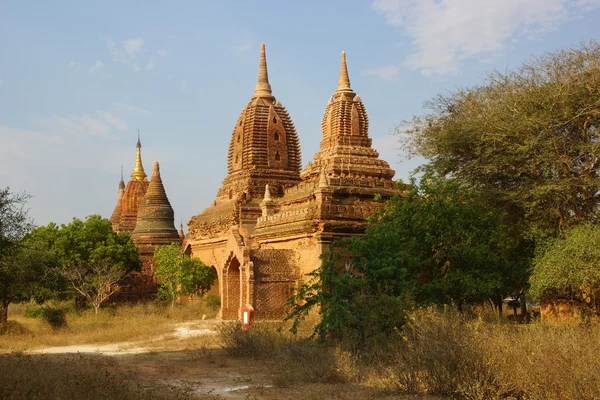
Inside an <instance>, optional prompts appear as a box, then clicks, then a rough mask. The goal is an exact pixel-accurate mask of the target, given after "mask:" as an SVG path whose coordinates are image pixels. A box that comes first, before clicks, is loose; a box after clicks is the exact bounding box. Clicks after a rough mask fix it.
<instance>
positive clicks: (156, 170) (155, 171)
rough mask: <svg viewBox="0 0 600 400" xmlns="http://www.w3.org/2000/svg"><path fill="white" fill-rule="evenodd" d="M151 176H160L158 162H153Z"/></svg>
mask: <svg viewBox="0 0 600 400" xmlns="http://www.w3.org/2000/svg"><path fill="white" fill-rule="evenodd" d="M152 176H160V165H158V161H154V164H152Z"/></svg>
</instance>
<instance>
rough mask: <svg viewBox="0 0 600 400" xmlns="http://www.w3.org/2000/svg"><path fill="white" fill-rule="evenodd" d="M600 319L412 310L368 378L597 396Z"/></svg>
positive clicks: (526, 395) (382, 382) (411, 388)
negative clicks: (553, 321) (522, 319)
mask: <svg viewBox="0 0 600 400" xmlns="http://www.w3.org/2000/svg"><path fill="white" fill-rule="evenodd" d="M598 352H600V325H599V324H598V323H597V322H592V323H590V324H588V325H587V326H585V325H581V326H565V327H552V326H547V325H544V324H542V323H533V324H529V325H525V324H508V323H503V322H496V323H491V322H484V321H483V320H482V319H466V318H464V317H463V316H461V315H460V314H458V313H457V312H455V311H453V310H449V309H447V310H446V311H445V312H443V313H442V312H439V311H437V310H433V309H428V310H420V311H417V312H416V313H415V314H414V315H413V317H412V319H411V321H410V323H409V324H408V325H407V327H406V328H405V330H404V331H403V332H401V334H399V335H398V336H397V338H396V339H395V341H394V342H391V341H390V342H388V343H386V344H385V346H383V345H382V348H381V352H380V354H379V361H378V368H376V370H375V372H372V374H371V376H370V379H371V380H373V381H376V382H377V385H378V386H379V387H380V388H382V389H387V390H396V391H401V392H411V393H417V392H427V393H432V394H443V395H450V396H452V397H455V398H460V399H493V398H507V397H511V396H512V397H516V398H521V399H531V400H537V399H539V400H542V399H544V400H546V399H556V400H559V399H590V400H591V399H598V398H600V360H599V359H598V357H597V354H598Z"/></svg>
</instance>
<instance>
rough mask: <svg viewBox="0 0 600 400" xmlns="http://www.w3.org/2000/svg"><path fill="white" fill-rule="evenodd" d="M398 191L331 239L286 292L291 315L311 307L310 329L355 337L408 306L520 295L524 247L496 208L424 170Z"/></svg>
mask: <svg viewBox="0 0 600 400" xmlns="http://www.w3.org/2000/svg"><path fill="white" fill-rule="evenodd" d="M400 189H401V190H402V191H403V195H401V196H397V197H395V198H393V199H392V200H390V201H389V202H388V203H387V205H386V207H385V208H384V209H383V210H382V211H381V212H379V213H377V214H375V215H374V216H373V217H372V218H371V220H370V224H369V227H368V228H367V231H366V233H365V235H364V236H361V237H352V238H348V239H344V240H341V241H338V242H335V243H334V244H333V246H332V249H331V251H330V253H329V254H327V255H325V257H324V260H323V264H322V266H321V267H320V268H319V269H317V270H316V271H315V273H313V274H312V275H313V278H314V280H313V281H312V282H310V283H308V284H306V285H304V286H302V287H301V288H300V290H299V291H298V292H297V295H296V296H295V297H294V298H292V299H291V301H290V304H292V305H293V306H294V309H293V311H292V313H291V314H290V316H289V318H290V319H295V320H296V321H299V320H301V319H302V318H303V317H305V316H306V315H307V313H308V312H309V310H310V309H311V308H312V307H313V306H318V307H319V309H320V313H321V317H322V320H321V322H320V323H319V324H318V325H317V330H316V333H317V334H318V335H320V336H323V337H334V338H337V339H346V338H349V339H350V340H351V342H356V343H361V342H365V341H366V340H368V339H369V338H372V337H375V336H376V335H378V334H380V333H383V334H386V333H390V332H392V331H393V330H394V328H397V327H399V326H401V324H402V323H403V321H404V311H405V310H406V308H407V307H411V306H413V305H415V306H419V305H428V304H449V303H455V304H457V305H458V306H459V307H462V306H463V305H464V304H468V303H475V302H477V303H479V302H482V301H487V300H488V299H491V300H493V302H494V303H495V304H496V305H497V306H498V307H500V306H501V304H502V299H503V298H504V297H505V296H507V295H519V294H522V293H523V289H524V288H525V286H526V284H527V278H528V265H529V264H528V262H529V256H530V251H531V250H530V248H531V246H530V245H529V243H528V242H526V241H523V240H521V239H520V237H521V234H520V232H519V231H518V229H517V227H515V226H513V225H511V224H510V223H509V222H508V221H509V218H508V217H509V216H508V215H507V214H506V213H505V212H504V211H503V210H498V209H494V208H492V207H490V205H489V203H488V202H487V200H486V199H485V197H482V196H481V195H480V194H479V193H477V192H474V191H467V190H466V189H465V187H464V186H463V185H461V184H460V183H459V182H458V181H456V180H452V179H443V178H435V177H433V176H424V177H423V178H422V179H421V181H420V183H419V184H417V183H416V182H413V184H412V185H407V186H403V187H401V188H400Z"/></svg>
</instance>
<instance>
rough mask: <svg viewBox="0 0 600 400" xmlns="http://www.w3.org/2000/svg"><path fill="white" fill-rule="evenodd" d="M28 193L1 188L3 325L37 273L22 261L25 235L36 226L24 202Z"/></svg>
mask: <svg viewBox="0 0 600 400" xmlns="http://www.w3.org/2000/svg"><path fill="white" fill-rule="evenodd" d="M29 198H30V196H29V195H28V194H26V193H13V192H11V191H10V188H8V187H6V188H3V189H0V325H2V324H5V323H6V322H7V319H8V305H9V304H10V303H11V302H13V301H16V300H20V299H22V298H23V297H26V296H27V294H28V283H27V282H28V281H31V282H34V281H35V280H36V279H37V275H36V274H35V273H33V271H32V270H31V269H30V268H28V266H26V265H23V264H22V263H21V255H22V254H21V247H22V246H23V238H24V237H25V235H26V234H27V233H28V232H29V231H31V229H33V226H34V225H33V221H32V220H31V218H29V216H28V213H27V209H25V203H26V201H27V200H28V199H29Z"/></svg>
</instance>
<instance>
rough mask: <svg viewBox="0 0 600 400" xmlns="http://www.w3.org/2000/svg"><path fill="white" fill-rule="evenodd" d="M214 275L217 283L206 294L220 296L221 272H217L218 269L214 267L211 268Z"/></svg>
mask: <svg viewBox="0 0 600 400" xmlns="http://www.w3.org/2000/svg"><path fill="white" fill-rule="evenodd" d="M210 267H211V268H212V269H213V271H214V273H215V276H216V277H217V279H215V283H213V285H212V286H211V287H210V289H208V292H206V294H220V293H219V283H220V282H219V271H217V269H216V268H215V266H214V265H211V266H210Z"/></svg>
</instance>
